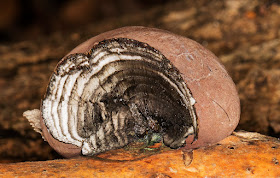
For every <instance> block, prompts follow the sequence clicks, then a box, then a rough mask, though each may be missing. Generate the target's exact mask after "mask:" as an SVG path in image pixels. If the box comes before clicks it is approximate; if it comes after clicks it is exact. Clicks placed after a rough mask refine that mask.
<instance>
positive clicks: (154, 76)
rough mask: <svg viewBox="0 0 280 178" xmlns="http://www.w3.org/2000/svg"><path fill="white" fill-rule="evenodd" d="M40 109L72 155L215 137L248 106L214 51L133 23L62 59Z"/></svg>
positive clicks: (52, 138)
mask: <svg viewBox="0 0 280 178" xmlns="http://www.w3.org/2000/svg"><path fill="white" fill-rule="evenodd" d="M219 75H220V76H219ZM217 76H219V77H217ZM224 90H225V91H224ZM227 97H228V98H227ZM40 113H41V117H40V118H38V120H40V123H41V129H42V132H43V134H42V135H43V136H44V138H45V139H46V140H47V141H48V142H49V143H50V145H51V146H52V147H53V148H54V149H55V150H56V151H58V152H59V153H60V154H62V155H64V156H66V157H71V156H75V155H79V154H82V155H94V154H98V153H101V152H104V151H107V150H111V149H116V148H120V147H123V146H125V145H127V144H128V143H130V142H133V141H135V140H137V139H141V138H143V137H146V136H147V135H151V134H157V135H160V136H161V138H162V140H163V143H164V144H165V145H166V146H169V147H171V148H181V147H183V148H195V147H199V146H205V145H208V144H213V143H215V142H217V141H219V140H221V139H222V138H224V137H226V136H227V135H229V134H230V133H231V132H232V131H233V130H234V128H235V127H236V125H237V123H238V120H239V114H240V109H239V99H238V96H237V92H236V90H235V87H234V84H233V82H232V80H231V78H230V77H229V76H228V74H227V72H226V71H225V69H224V68H223V66H222V65H221V64H220V63H219V62H217V60H216V59H215V56H214V55H213V54H212V53H210V52H209V51H207V50H206V49H204V48H203V47H202V46H200V45H199V44H197V43H195V42H194V41H191V40H189V39H186V38H184V37H180V36H177V35H174V34H172V33H169V32H166V31H162V30H158V29H151V28H145V27H125V28H121V29H117V30H114V31H110V32H106V33H103V34H100V35H98V36H96V37H94V38H92V39H90V40H88V41H86V42H85V43H83V44H81V45H80V46H78V47H77V48H75V49H74V50H72V51H71V52H70V53H69V54H68V55H67V56H65V57H64V58H63V59H62V60H61V61H60V62H59V63H58V65H57V67H56V69H55V71H54V73H53V75H52V76H51V79H50V83H49V85H48V88H47V92H46V94H45V98H44V99H43V101H42V105H41V111H40ZM36 114H37V115H38V112H36ZM25 115H26V116H27V117H30V116H28V114H25ZM29 120H30V119H29ZM32 120H34V119H33V117H32ZM35 120H36V119H35ZM214 124H216V125H214ZM33 125H38V124H36V122H35V123H34V122H33ZM37 130H38V128H37Z"/></svg>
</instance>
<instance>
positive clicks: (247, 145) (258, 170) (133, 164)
mask: <svg viewBox="0 0 280 178" xmlns="http://www.w3.org/2000/svg"><path fill="white" fill-rule="evenodd" d="M159 148H160V150H157V151H144V152H142V153H139V152H138V153H137V154H136V153H135V151H134V150H131V149H125V148H124V149H118V150H113V151H109V152H106V153H103V154H99V155H98V156H96V157H91V158H84V157H79V158H76V159H60V160H51V161H39V162H22V163H10V164H0V176H1V177H15V176H17V177H27V176H28V177H49V176H55V177H186V176H195V177H197V176H198V177H206V176H207V177H213V176H215V177H225V176H226V177H230V176H232V177H245V176H249V177H267V176H270V177H277V176H280V164H279V160H280V141H279V139H276V138H273V137H268V136H264V135H261V134H258V133H252V132H234V133H233V134H232V135H231V136H229V137H228V138H226V139H224V140H222V141H221V142H219V143H218V144H216V145H213V146H209V147H205V148H199V149H196V150H193V151H182V150H170V149H167V148H163V147H159Z"/></svg>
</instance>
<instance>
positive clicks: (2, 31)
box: [0, 0, 280, 163]
mask: <svg viewBox="0 0 280 178" xmlns="http://www.w3.org/2000/svg"><path fill="white" fill-rule="evenodd" d="M279 19H280V1H279V0H262V1H258V0H218V1H208V0H196V1H193V0H176V1H174V0H134V1H131V0H102V1H98V0H67V1H66V0H57V1H56V0H40V1H36V0H10V1H1V2H0V162H2V163H9V162H19V161H35V160H47V159H56V158H61V157H60V156H59V155H58V154H57V153H55V151H53V150H52V149H51V148H50V147H49V146H48V144H47V143H46V142H44V141H43V139H42V138H41V137H40V135H39V134H38V133H36V132H35V131H33V129H32V127H31V126H30V125H29V123H28V121H27V120H26V119H25V118H23V116H22V113H23V112H24V111H25V110H29V109H35V108H39V107H40V102H41V99H42V98H43V96H44V93H45V91H46V87H47V84H48V80H49V77H50V75H51V74H52V72H53V69H54V67H55V66H56V64H57V63H58V61H59V60H60V59H61V58H62V57H63V56H64V55H65V54H67V53H68V52H69V51H70V50H71V49H73V48H74V47H75V46H77V45H78V44H80V43H81V42H83V41H85V40H86V39H88V38H90V37H92V36H95V35H97V34H99V33H102V32H105V31H108V30H111V29H115V28H118V27H122V26H129V25H143V26H148V27H156V28H162V29H166V30H169V31H172V32H174V33H177V34H180V35H183V36H186V37H188V38H191V39H193V40H195V41H197V42H199V43H200V44H202V45H203V46H205V47H206V48H208V49H209V50H211V51H212V52H213V53H214V54H215V55H217V56H218V58H219V59H220V61H221V62H222V63H223V64H224V65H225V67H226V69H227V70H228V72H229V74H230V76H231V77H232V78H233V80H234V82H235V83H236V86H237V89H238V92H239V96H240V101H241V110H242V113H241V121H240V124H239V126H238V128H237V130H247V131H255V132H259V133H262V134H266V135H270V136H274V137H278V138H279V136H280V20H279Z"/></svg>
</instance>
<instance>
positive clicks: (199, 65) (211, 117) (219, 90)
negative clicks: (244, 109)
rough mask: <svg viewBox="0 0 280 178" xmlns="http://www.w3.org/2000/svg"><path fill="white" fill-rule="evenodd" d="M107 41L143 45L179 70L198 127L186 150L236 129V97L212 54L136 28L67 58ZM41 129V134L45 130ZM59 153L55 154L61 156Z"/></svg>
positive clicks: (92, 41)
mask: <svg viewBox="0 0 280 178" xmlns="http://www.w3.org/2000/svg"><path fill="white" fill-rule="evenodd" d="M110 38H129V39H134V40H138V41H141V42H145V43H147V44H149V45H150V46H152V47H153V48H155V49H157V50H159V51H160V52H161V53H162V54H163V55H164V56H165V57H166V58H167V59H169V60H170V61H171V62H172V64H173V65H174V66H176V67H177V68H178V69H179V71H180V72H181V75H182V76H183V78H184V80H185V81H186V83H187V85H188V88H189V89H190V90H191V92H192V95H193V97H194V99H195V100H196V104H195V109H196V113H197V117H198V125H199V132H198V140H197V141H195V142H194V143H193V144H190V143H191V141H192V139H191V138H188V139H187V145H186V147H185V148H187V149H190V148H197V147H200V146H207V145H211V144H213V143H216V142H218V141H220V140H222V139H223V138H225V137H227V136H228V135H230V134H231V133H232V132H233V130H234V129H235V128H236V126H237V124H238V122H239V118H240V101H239V97H238V93H237V91H236V88H235V84H234V83H233V81H232V79H231V78H230V76H229V75H228V73H227V71H226V70H225V68H224V66H223V65H221V64H220V63H219V62H218V59H217V57H216V56H215V55H214V54H213V53H211V52H210V51H208V50H207V49H205V48H204V47H202V46H201V45H200V44H198V43H196V42H195V41H193V40H190V39H188V38H185V37H182V36H179V35H176V34H173V33H171V32H168V31H164V30H160V29H154V28H146V27H139V26H137V27H124V28H119V29H116V30H112V31H108V32H105V33H102V34H100V35H97V36H95V37H93V38H91V39H89V40H87V41H86V42H84V43H82V44H81V45H79V46H77V47H76V48H75V49H73V50H72V51H71V52H70V53H68V54H67V55H69V54H73V53H86V52H88V51H89V50H90V49H91V47H92V46H93V45H95V44H97V43H98V42H99V41H102V40H104V39H110ZM42 127H43V131H44V128H45V126H42ZM45 129H46V128H45ZM44 136H45V137H46V139H47V140H48V142H49V143H50V141H49V140H53V138H50V137H51V136H49V135H48V132H44ZM51 142H52V143H50V145H51V146H52V147H53V148H54V149H55V150H56V151H58V150H57V149H56V147H60V148H61V147H62V146H67V145H68V144H64V143H61V142H58V143H61V144H62V146H61V145H57V143H55V144H54V143H53V141H51ZM65 149H66V150H71V149H67V148H65ZM60 151H61V150H60ZM60 151H58V152H59V153H60V154H62V155H63V153H62V152H60ZM62 151H63V150H62ZM73 151H74V152H73V153H72V152H71V151H70V152H71V153H70V155H71V156H73V155H76V154H79V153H80V150H79V149H74V150H73ZM78 151H79V152H78ZM64 156H65V155H64Z"/></svg>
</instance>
